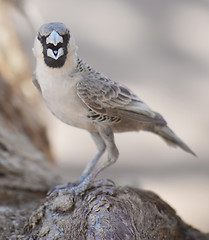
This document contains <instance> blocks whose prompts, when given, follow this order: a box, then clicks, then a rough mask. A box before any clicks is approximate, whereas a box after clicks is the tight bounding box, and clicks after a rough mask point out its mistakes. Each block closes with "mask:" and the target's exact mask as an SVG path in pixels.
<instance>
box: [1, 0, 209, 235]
mask: <svg viewBox="0 0 209 240" xmlns="http://www.w3.org/2000/svg"><path fill="white" fill-rule="evenodd" d="M51 21H60V22H64V23H65V24H66V25H67V26H69V28H70V30H71V33H73V35H74V36H75V39H76V43H77V45H78V46H79V50H78V54H79V55H80V57H81V58H83V59H84V60H85V61H87V62H88V63H89V64H90V65H91V66H93V67H94V68H95V69H96V70H98V71H100V72H102V73H103V74H105V75H106V76H108V77H110V78H111V79H113V80H114V81H118V82H120V83H122V84H124V85H126V86H128V87H129V88H130V89H132V90H133V91H134V92H135V94H137V95H138V96H139V97H140V98H141V99H142V100H144V101H145V102H146V103H147V104H148V105H149V106H150V107H151V108H152V109H153V110H155V111H157V112H159V113H161V114H162V115H163V116H164V118H165V119H166V120H167V122H168V124H169V126H170V127H171V128H172V129H173V130H174V131H175V133H176V134H177V135H178V136H180V137H181V138H182V140H183V141H185V142H186V143H187V144H188V145H189V146H190V147H191V149H192V150H193V151H194V152H195V153H196V154H197V156H198V158H195V157H193V156H191V155H189V154H187V153H185V152H183V151H182V150H180V149H174V148H170V147H168V146H167V145H166V144H165V143H164V142H163V141H162V140H161V139H160V138H159V137H158V136H155V135H154V134H151V133H147V132H140V133H135V132H131V133H123V134H116V136H115V138H116V144H117V146H118V149H119V151H120V157H119V160H118V161H117V163H116V164H115V165H114V166H112V167H111V168H109V169H107V170H105V172H103V173H102V177H105V178H111V179H113V180H114V181H115V182H116V183H117V184H119V185H129V186H135V187H141V188H143V189H147V190H152V191H154V192H155V193H157V194H158V195H159V196H160V197H161V198H163V199H164V200H165V201H167V202H168V203H169V204H170V205H171V206H172V207H173V208H174V209H175V210H176V211H177V213H178V215H179V216H180V217H181V218H182V219H183V220H184V221H186V222H187V223H188V224H191V225H193V226H194V227H197V228H199V229H200V230H202V231H205V232H209V204H208V202H209V110H208V109H209V1H208V0H129V1H125V0H120V1H119V0H116V1H110V0H99V1H98V0H91V1H88V3H87V1H85V0H78V1H73V0H61V1H56V0H45V1H42V0H30V1H27V0H25V1H24V0H19V1H18V0H10V1H8V0H7V1H5V0H0V71H1V74H2V71H3V70H4V71H3V72H4V73H5V72H6V74H5V75H6V77H8V79H12V80H11V82H12V83H13V84H16V85H18V86H20V87H21V91H22V92H23V93H24V94H25V95H26V96H27V97H28V99H29V101H31V102H32V103H33V104H34V110H35V111H37V114H39V115H40V117H41V118H42V119H43V121H44V122H45V124H46V126H47V129H48V136H49V140H50V143H51V148H52V151H53V155H54V158H55V161H56V164H57V168H59V171H60V173H61V174H62V176H64V179H65V181H73V180H75V179H76V178H78V177H79V175H80V174H81V172H82V170H83V169H84V167H85V165H86V164H87V163H88V162H89V161H90V159H91V158H92V156H93V155H94V154H95V153H96V147H95V145H94V143H93V141H92V140H91V138H90V135H89V134H88V132H85V131H83V130H80V129H76V128H73V127H70V126H67V125H65V124H64V123H62V122H60V121H59V120H57V119H55V117H54V116H52V115H51V113H49V111H48V110H47V109H46V107H45V105H44V103H43V101H42V100H41V98H40V96H39V94H38V93H37V91H36V89H35V87H34V86H33V85H32V83H31V79H30V78H31V74H32V72H33V71H34V69H35V59H34V57H33V54H32V51H31V49H32V47H33V41H34V37H35V34H36V31H37V30H38V28H39V27H40V25H41V24H43V23H46V22H51ZM8 26H9V28H13V29H14V32H13V35H12V34H8V33H7V31H8ZM14 42H18V44H20V45H21V48H22V50H23V51H22V53H21V54H20V55H18V54H19V53H16V52H15V51H11V49H10V44H13V43H14ZM5 51H6V53H5ZM5 54H8V56H6V57H7V58H8V59H10V60H11V66H13V67H12V68H13V70H14V71H13V72H12V73H11V72H9V71H5V66H4V60H5ZM17 56H18V57H17ZM21 64H23V65H24V67H23V68H24V69H25V75H24V78H23V77H22V76H21V75H20V74H19V73H18V70H17V69H19V68H18V67H20V65H21ZM7 75H9V76H7ZM104 157H106V155H105V156H104Z"/></svg>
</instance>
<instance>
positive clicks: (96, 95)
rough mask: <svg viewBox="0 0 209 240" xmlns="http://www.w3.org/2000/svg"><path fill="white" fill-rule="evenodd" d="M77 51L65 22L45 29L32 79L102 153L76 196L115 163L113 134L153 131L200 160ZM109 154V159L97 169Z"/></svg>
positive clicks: (87, 170)
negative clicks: (88, 135)
mask: <svg viewBox="0 0 209 240" xmlns="http://www.w3.org/2000/svg"><path fill="white" fill-rule="evenodd" d="M77 49H78V47H77V45H76V43H75V39H74V37H73V35H72V33H71V32H70V30H69V28H68V27H67V26H66V25H65V24H64V23H61V22H50V23H46V24H43V25H42V26H41V27H40V29H39V30H38V33H37V35H36V37H35V41H34V47H33V53H34V56H35V58H36V69H35V72H34V74H33V77H32V82H33V83H34V85H35V86H36V87H37V89H38V90H39V92H40V93H41V95H42V97H43V100H44V102H45V103H46V105H47V107H48V108H49V110H50V111H51V112H52V114H53V115H55V116H56V117H57V118H58V119H60V120H61V121H62V122H64V123H66V124H68V125H71V126H74V127H77V128H81V129H84V130H87V131H88V132H89V133H90V134H91V136H92V138H93V140H94V142H95V144H96V146H97V149H98V152H97V153H96V154H95V156H94V157H93V159H92V160H91V161H90V162H89V163H88V164H87V166H86V168H85V169H84V171H83V173H82V174H81V176H80V178H79V179H78V180H76V181H75V182H74V184H73V186H74V188H75V189H74V191H77V192H78V193H80V192H81V191H84V190H86V189H87V188H88V187H90V186H91V185H92V184H93V182H94V181H95V179H96V177H97V176H98V174H99V173H100V172H102V171H103V170H104V169H106V168H107V167H108V166H110V165H112V164H113V163H115V162H116V161H117V159H118V157H119V151H118V149H117V146H116V144H115V140H114V133H118V132H128V131H140V130H143V131H148V132H152V133H154V134H156V135H158V136H160V137H161V138H162V139H163V140H165V142H166V143H167V144H168V145H171V146H175V147H180V148H181V149H183V150H184V151H186V152H188V153H190V154H192V155H194V156H196V154H195V153H194V152H193V151H192V150H191V149H190V148H189V147H188V146H187V145H186V144H185V143H184V142H183V141H182V140H181V139H180V138H179V137H178V136H177V135H176V134H175V133H174V132H173V131H172V130H171V129H170V128H169V127H168V125H167V122H166V120H165V119H164V118H163V117H162V115H161V114H159V113H157V112H155V111H153V110H152V109H151V108H150V107H149V106H148V105H147V104H146V103H145V102H143V101H142V100H141V99H140V98H139V97H138V96H137V95H135V94H134V93H133V92H132V91H131V90H130V89H129V88H127V87H126V86H124V85H122V84H120V83H117V82H115V81H113V80H111V79H110V78H108V77H106V76H105V75H103V74H102V73H100V72H98V71H96V70H95V69H94V68H92V67H91V66H90V65H89V64H88V63H86V62H85V61H84V60H82V59H81V58H80V57H79V56H78V54H77ZM81 147H82V146H81ZM105 150H107V153H108V157H107V159H106V160H105V161H104V162H103V163H101V164H99V163H98V162H99V159H100V158H101V156H102V155H103V153H104V152H105ZM69 184H70V183H69ZM71 187H72V186H71ZM58 189H59V188H58Z"/></svg>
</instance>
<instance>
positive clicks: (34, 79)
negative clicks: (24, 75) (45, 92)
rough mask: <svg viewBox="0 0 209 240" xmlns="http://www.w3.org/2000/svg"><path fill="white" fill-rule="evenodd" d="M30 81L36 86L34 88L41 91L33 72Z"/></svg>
mask: <svg viewBox="0 0 209 240" xmlns="http://www.w3.org/2000/svg"><path fill="white" fill-rule="evenodd" d="M32 83H33V84H34V85H35V86H36V88H37V89H38V90H39V92H41V87H40V84H39V82H38V80H37V77H36V73H35V72H34V73H33V75H32Z"/></svg>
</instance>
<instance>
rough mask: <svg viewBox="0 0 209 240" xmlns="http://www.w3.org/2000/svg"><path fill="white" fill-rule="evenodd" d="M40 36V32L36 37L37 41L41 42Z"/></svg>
mask: <svg viewBox="0 0 209 240" xmlns="http://www.w3.org/2000/svg"><path fill="white" fill-rule="evenodd" d="M41 38H42V37H41V34H40V32H38V36H37V39H38V40H39V41H41Z"/></svg>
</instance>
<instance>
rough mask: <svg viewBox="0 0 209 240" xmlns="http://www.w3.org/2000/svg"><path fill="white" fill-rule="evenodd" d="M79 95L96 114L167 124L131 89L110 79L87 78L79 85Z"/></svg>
mask: <svg viewBox="0 0 209 240" xmlns="http://www.w3.org/2000/svg"><path fill="white" fill-rule="evenodd" d="M77 94H78V96H79V97H80V98H81V100H82V101H83V102H84V103H85V104H86V105H87V106H88V107H89V108H90V109H91V110H93V111H94V112H96V113H99V114H107V115H110V116H113V117H114V116H117V117H121V118H129V119H135V120H138V121H141V122H155V123H159V124H163V125H164V124H166V122H165V120H164V119H163V118H162V116H161V115H160V114H158V113H156V112H153V111H152V110H151V109H150V108H149V107H148V106H147V105H146V104H145V103H144V102H143V101H141V100H140V99H139V98H138V97H137V96H136V95H135V94H133V93H132V92H131V91H130V90H129V89H127V88H126V87H123V86H121V85H119V84H118V83H116V82H114V81H112V80H110V79H108V78H105V77H100V78H98V77H97V78H94V77H93V76H88V77H85V78H84V79H83V80H81V81H80V82H78V84H77Z"/></svg>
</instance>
